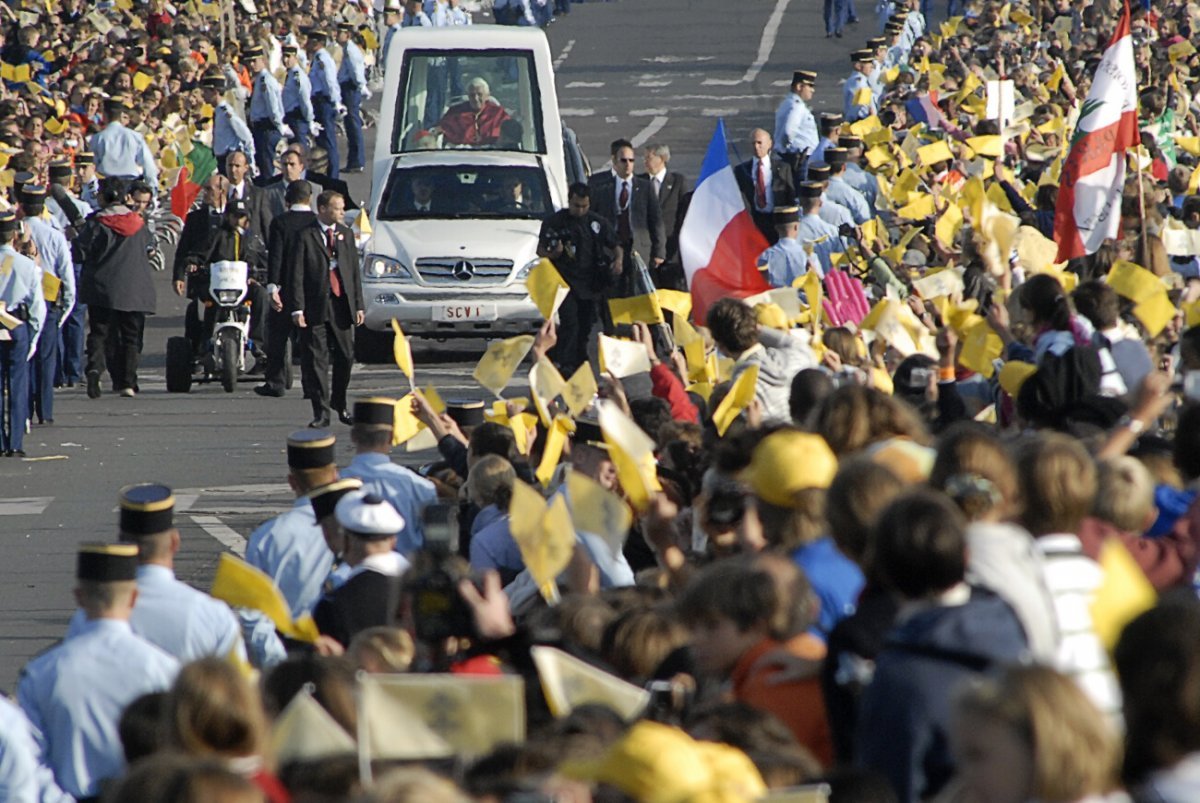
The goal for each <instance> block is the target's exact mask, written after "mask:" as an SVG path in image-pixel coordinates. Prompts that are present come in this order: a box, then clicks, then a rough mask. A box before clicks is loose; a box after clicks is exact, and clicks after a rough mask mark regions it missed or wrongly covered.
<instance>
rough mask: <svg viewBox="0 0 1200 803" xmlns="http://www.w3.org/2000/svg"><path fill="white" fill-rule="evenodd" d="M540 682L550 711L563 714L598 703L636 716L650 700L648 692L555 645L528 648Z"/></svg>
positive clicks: (630, 717)
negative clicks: (582, 706) (556, 647)
mask: <svg viewBox="0 0 1200 803" xmlns="http://www.w3.org/2000/svg"><path fill="white" fill-rule="evenodd" d="M530 653H531V655H532V656H533V663H534V665H535V666H537V671H538V677H539V678H540V679H541V681H542V692H543V693H544V694H545V695H546V702H547V703H549V705H550V713H551V714H553V715H554V716H556V717H565V716H567V715H568V714H570V713H571V712H572V711H573V710H575V709H576V708H578V707H579V706H581V705H587V704H589V703H598V704H600V705H603V706H607V707H608V708H611V709H612V710H613V711H616V712H617V713H618V714H619V715H620V716H621V718H622V719H625V720H627V721H632V720H634V719H636V718H637V717H638V716H639V715H640V714H641V713H642V711H644V710H645V708H646V705H647V704H648V703H649V702H650V693H649V692H648V691H646V690H645V689H642V688H639V687H638V686H634V685H633V684H632V683H627V682H625V681H624V680H621V679H620V678H619V677H617V676H615V675H610V674H609V673H607V672H605V671H604V670H602V669H597V668H596V667H594V666H592V665H591V664H589V663H587V662H586V661H581V660H580V659H578V658H576V657H575V656H573V655H570V654H569V653H565V652H563V651H562V650H559V649H555V648H554V647H543V646H537V647H532V648H530Z"/></svg>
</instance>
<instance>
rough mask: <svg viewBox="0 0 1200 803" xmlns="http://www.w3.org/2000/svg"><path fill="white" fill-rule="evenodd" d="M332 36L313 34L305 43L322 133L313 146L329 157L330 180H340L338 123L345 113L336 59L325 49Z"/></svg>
mask: <svg viewBox="0 0 1200 803" xmlns="http://www.w3.org/2000/svg"><path fill="white" fill-rule="evenodd" d="M328 39H329V34H327V33H325V31H319V30H318V31H312V32H311V33H309V35H308V41H306V42H305V43H304V46H305V49H306V50H307V51H308V58H309V62H310V66H309V68H308V80H309V83H310V84H311V85H312V108H313V116H314V117H315V118H316V121H317V125H319V126H320V128H319V129H317V130H316V133H314V135H313V137H314V140H315V142H314V145H315V146H316V147H318V148H321V149H323V150H324V151H325V152H326V153H327V154H328V155H329V169H328V171H326V172H327V174H328V175H329V177H330V178H337V177H338V175H339V174H340V172H341V159H340V157H339V155H338V142H337V121H338V118H339V117H341V116H342V115H344V114H345V113H346V107H345V106H344V105H342V89H341V87H340V86H338V81H337V66H336V65H335V64H334V63H333V56H331V55H329V51H328V50H326V49H325V43H326V41H328Z"/></svg>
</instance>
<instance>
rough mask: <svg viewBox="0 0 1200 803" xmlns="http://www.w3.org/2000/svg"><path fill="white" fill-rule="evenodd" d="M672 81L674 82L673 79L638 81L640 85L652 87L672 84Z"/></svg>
mask: <svg viewBox="0 0 1200 803" xmlns="http://www.w3.org/2000/svg"><path fill="white" fill-rule="evenodd" d="M672 83H674V82H673V81H638V86H642V87H651V88H652V87H658V86H670V85H671V84H672Z"/></svg>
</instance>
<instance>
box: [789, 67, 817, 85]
mask: <svg viewBox="0 0 1200 803" xmlns="http://www.w3.org/2000/svg"><path fill="white" fill-rule="evenodd" d="M792 83H793V84H804V85H806V86H813V85H814V84H816V83H817V74H816V73H815V72H813V71H812V70H796V71H794V72H793V73H792Z"/></svg>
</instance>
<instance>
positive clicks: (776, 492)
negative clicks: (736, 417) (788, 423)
mask: <svg viewBox="0 0 1200 803" xmlns="http://www.w3.org/2000/svg"><path fill="white" fill-rule="evenodd" d="M837 470H838V461H837V456H836V455H835V454H834V453H833V450H832V449H830V448H829V444H827V443H826V442H825V439H824V438H822V437H821V436H820V435H813V434H810V433H808V432H799V431H797V430H790V429H789V430H783V431H781V432H776V433H774V434H771V435H768V436H767V437H765V438H763V440H762V442H761V443H759V444H758V446H757V447H755V449H754V454H753V456H752V457H751V458H750V465H749V466H747V467H746V470H745V471H743V472H742V479H743V480H744V481H745V482H746V484H747V485H749V486H750V490H752V491H753V492H754V495H755V496H757V497H758V498H759V499H762V500H763V501H764V502H767V503H769V504H772V505H777V506H779V507H791V506H792V505H793V504H795V497H796V494H797V493H799V492H800V491H804V490H807V489H809V488H828V487H829V484H830V483H831V482H833V476H834V475H835V474H837Z"/></svg>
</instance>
